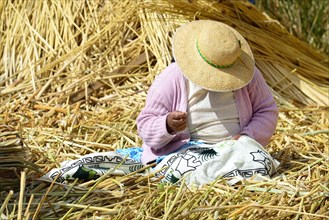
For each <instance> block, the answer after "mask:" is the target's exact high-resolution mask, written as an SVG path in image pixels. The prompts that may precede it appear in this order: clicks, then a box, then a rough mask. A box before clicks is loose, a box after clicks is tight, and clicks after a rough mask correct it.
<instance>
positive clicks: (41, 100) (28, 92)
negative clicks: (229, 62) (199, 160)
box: [0, 0, 329, 219]
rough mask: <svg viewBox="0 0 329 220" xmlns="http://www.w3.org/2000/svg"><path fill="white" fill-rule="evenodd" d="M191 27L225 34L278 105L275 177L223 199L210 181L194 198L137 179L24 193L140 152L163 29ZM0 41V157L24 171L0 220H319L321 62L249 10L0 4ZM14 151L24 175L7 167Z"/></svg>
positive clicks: (328, 147) (324, 193)
mask: <svg viewBox="0 0 329 220" xmlns="http://www.w3.org/2000/svg"><path fill="white" fill-rule="evenodd" d="M190 2H192V3H190ZM41 18H42V19H41ZM196 18H198V19H200V18H211V19H216V20H220V21H223V22H225V23H228V24H230V25H232V26H234V27H236V28H237V29H238V30H239V31H240V32H241V33H242V34H243V35H244V36H245V37H246V38H247V39H248V41H249V42H250V44H251V46H252V48H253V50H254V51H255V58H256V62H257V66H258V67H259V68H260V69H261V70H262V72H263V74H264V77H265V78H266V80H267V82H268V84H269V85H270V86H271V88H272V91H273V94H274V95H275V97H276V100H277V102H278V103H279V105H280V115H279V123H278V126H277V131H276V133H275V135H274V136H273V138H272V142H271V143H270V145H269V146H268V149H269V151H270V152H271V153H272V154H273V155H274V157H275V158H277V159H278V160H280V161H281V165H280V168H279V170H278V173H277V174H276V175H275V176H274V177H273V178H272V179H271V180H264V181H261V182H259V181H253V180H248V181H243V182H241V183H239V184H238V185H236V186H235V187H231V186H228V185H227V182H226V181H225V180H223V179H218V180H217V181H215V182H214V183H212V184H210V185H206V186H203V187H202V188H196V189H194V188H187V187H186V186H185V185H184V184H181V185H180V186H172V185H164V184H161V183H159V179H155V178H154V177H153V176H152V175H149V176H141V175H140V174H138V173H137V172H135V173H132V174H130V175H126V176H113V175H106V176H103V177H101V178H100V179H98V180H94V181H89V182H80V181H79V180H76V181H74V182H69V183H66V184H60V183H57V182H52V183H48V182H40V181H38V180H37V178H38V177H39V176H41V175H42V172H47V171H49V170H50V169H52V168H55V167H58V166H59V164H60V162H62V161H64V160H69V159H76V158H77V157H79V156H81V155H84V154H87V153H92V152H101V151H111V150H114V149H117V148H126V147H132V146H141V144H142V143H141V140H140V138H139V137H138V135H137V132H136V117H137V116H138V114H139V112H140V110H141V108H142V107H143V106H144V103H145V99H146V92H147V90H148V88H149V86H150V84H151V83H152V81H153V79H154V77H155V76H156V74H158V73H159V72H160V71H161V70H162V69H163V68H164V67H165V66H166V65H168V64H169V63H170V60H171V57H172V56H171V39H172V34H173V33H174V31H175V29H176V28H177V27H178V26H179V25H181V24H183V23H185V22H186V21H189V20H192V19H196ZM0 30H1V31H2V32H1V37H0V45H1V47H0V57H1V63H0V100H1V106H0V122H1V124H5V125H6V127H8V126H10V127H12V128H13V130H11V131H9V133H8V131H6V132H4V131H3V130H1V133H0V138H4V137H5V138H6V142H1V143H0V144H2V145H1V147H0V149H5V151H6V153H8V149H10V151H12V152H14V153H15V159H17V160H16V162H15V163H13V164H16V165H17V164H20V165H21V164H24V168H27V169H25V170H24V171H23V172H22V175H20V172H17V178H16V180H15V181H16V182H17V183H19V182H20V185H19V186H18V187H19V188H20V189H17V188H16V189H15V188H14V187H12V190H5V189H4V188H2V187H1V193H0V201H1V204H2V205H1V207H0V218H8V219H17V218H21V219H33V218H34V219H39V218H44V219H88V218H89V219H91V218H104V219H264V218H272V219H328V217H327V216H329V211H328V210H329V200H328V197H329V194H328V192H329V186H328V185H329V166H328V159H329V158H328V155H329V143H328V139H329V119H328V118H329V111H328V108H327V107H326V106H328V103H327V100H328V93H327V90H326V89H327V85H328V75H327V74H326V73H327V72H325V71H326V68H325V62H327V61H326V60H325V57H324V56H323V55H321V54H319V53H318V52H317V51H314V50H312V49H311V48H310V47H309V46H308V45H307V44H305V43H303V42H300V41H298V40H297V39H296V38H294V37H293V36H291V35H289V33H288V32H286V31H285V30H284V29H283V28H282V27H281V26H280V25H279V24H278V23H276V21H274V20H271V19H269V18H268V17H266V16H265V15H263V14H262V13H260V12H258V11H257V10H256V9H255V8H254V7H253V6H251V5H249V4H247V3H245V2H240V1H232V2H231V1H225V2H221V3H218V1H179V0H173V1H164V0H161V1H146V0H145V1H128V0H120V1H119V0H114V1H103V0H93V1H70V0H63V1H21V2H17V1H16V2H12V1H0ZM323 106H324V107H323ZM17 135H19V138H18V136H17ZM17 138H18V139H17ZM20 140H23V142H24V145H21V144H18V142H17V141H20ZM8 141H11V142H10V143H11V144H10V147H9V144H8V143H9V142H8ZM3 143H7V144H3ZM12 143H13V144H12ZM3 145H5V147H3ZM22 146H24V147H26V148H27V149H28V154H27V155H26V156H25V158H24V159H25V160H27V161H28V162H29V163H30V164H28V162H25V161H24V162H22V160H20V159H18V158H20V157H19V152H21V148H22ZM15 150H16V151H15ZM6 158H7V159H8V158H9V156H8V155H6ZM11 160H12V158H11ZM2 162H3V161H0V165H2ZM32 164H33V166H32ZM35 166H38V167H40V169H41V170H42V172H39V171H37V169H36V168H32V167H35ZM25 177H26V181H25ZM19 180H20V181H19ZM11 184H14V183H12V182H11V183H10V184H8V186H14V185H11Z"/></svg>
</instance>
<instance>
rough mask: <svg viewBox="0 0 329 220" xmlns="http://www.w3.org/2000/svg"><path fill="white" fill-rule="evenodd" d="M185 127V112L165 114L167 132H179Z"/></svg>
mask: <svg viewBox="0 0 329 220" xmlns="http://www.w3.org/2000/svg"><path fill="white" fill-rule="evenodd" d="M186 127H187V114H186V112H179V111H175V112H170V113H169V115H168V116H167V131H168V133H173V132H179V131H182V130H184V129H185V128H186Z"/></svg>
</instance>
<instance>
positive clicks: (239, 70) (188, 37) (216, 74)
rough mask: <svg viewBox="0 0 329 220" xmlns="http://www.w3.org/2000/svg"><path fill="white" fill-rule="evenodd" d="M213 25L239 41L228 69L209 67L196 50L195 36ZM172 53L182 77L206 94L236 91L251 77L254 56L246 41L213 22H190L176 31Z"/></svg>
mask: <svg viewBox="0 0 329 220" xmlns="http://www.w3.org/2000/svg"><path fill="white" fill-rule="evenodd" d="M213 22H216V23H217V24H216V25H220V26H222V27H223V28H229V29H230V30H231V31H232V32H233V33H234V34H235V35H236V37H237V38H238V40H240V43H241V49H242V51H241V56H240V57H239V58H238V60H237V61H236V62H235V63H234V64H233V65H232V66H231V67H229V68H216V67H213V66H211V65H209V64H208V63H207V62H205V61H204V60H203V58H202V57H201V56H200V54H199V52H198V50H197V47H196V39H197V37H198V36H199V33H200V32H201V31H202V30H203V29H204V27H205V26H208V25H213V24H214V23H213ZM209 43H211V42H209ZM173 53H174V58H175V61H176V62H177V64H178V66H179V67H180V69H181V70H182V72H183V74H184V76H185V77H186V78H187V79H189V80H190V81H192V82H193V83H195V84H196V85H198V86H200V87H202V88H204V89H207V90H210V91H218V92H228V91H233V90H237V89H240V88H242V87H244V86H245V85H247V84H248V83H249V82H250V81H251V79H252V78H253V75H254V69H255V62H254V57H253V54H252V51H251V49H250V47H249V45H248V43H247V41H246V40H245V39H244V38H243V36H242V35H241V34H240V33H239V32H237V31H236V30H235V29H233V28H231V27H230V26H228V25H226V24H223V23H220V22H217V21H211V20H198V21H192V22H190V23H188V24H186V25H184V26H182V27H180V28H178V30H177V31H176V33H175V36H174V41H173Z"/></svg>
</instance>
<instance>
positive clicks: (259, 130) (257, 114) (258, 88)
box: [241, 68, 278, 146]
mask: <svg viewBox="0 0 329 220" xmlns="http://www.w3.org/2000/svg"><path fill="white" fill-rule="evenodd" d="M247 88H248V93H249V98H250V101H251V105H252V116H251V119H250V121H249V124H248V125H247V126H246V127H244V128H243V130H242V132H241V134H246V135H248V136H250V137H251V138H253V139H255V140H256V141H258V142H259V143H260V144H262V145H263V146H265V145H267V144H268V143H269V141H270V139H271V137H272V135H273V133H274V131H275V129H276V124H277V120H278V107H277V105H276V102H275V100H274V98H273V96H272V94H271V91H270V89H269V87H268V86H267V84H266V82H265V80H264V78H263V76H262V75H261V73H260V71H259V70H258V69H257V68H256V71H255V76H254V78H253V80H252V81H251V82H250V84H249V85H248V86H247Z"/></svg>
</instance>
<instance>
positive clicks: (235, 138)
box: [232, 134, 241, 140]
mask: <svg viewBox="0 0 329 220" xmlns="http://www.w3.org/2000/svg"><path fill="white" fill-rule="evenodd" d="M240 137H241V134H237V135H235V136H233V137H232V139H233V140H239V138H240Z"/></svg>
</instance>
